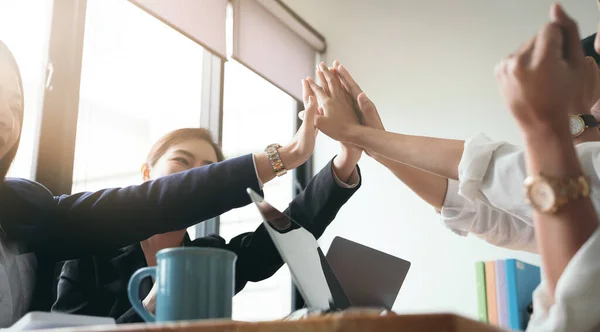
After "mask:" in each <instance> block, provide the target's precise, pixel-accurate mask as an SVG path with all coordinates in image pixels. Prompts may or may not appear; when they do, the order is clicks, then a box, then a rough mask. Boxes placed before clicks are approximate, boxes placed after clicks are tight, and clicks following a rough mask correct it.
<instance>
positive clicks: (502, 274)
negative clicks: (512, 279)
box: [496, 260, 509, 328]
mask: <svg viewBox="0 0 600 332" xmlns="http://www.w3.org/2000/svg"><path fill="white" fill-rule="evenodd" d="M506 299H507V296H506V261H505V260H498V261H496V303H497V304H498V326H500V327H504V328H508V327H509V324H508V309H507V307H506Z"/></svg>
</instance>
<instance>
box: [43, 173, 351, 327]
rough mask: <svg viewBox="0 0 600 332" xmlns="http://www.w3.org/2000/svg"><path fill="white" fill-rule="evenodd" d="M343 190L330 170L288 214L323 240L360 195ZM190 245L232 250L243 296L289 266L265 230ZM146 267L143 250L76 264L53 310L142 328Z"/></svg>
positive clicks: (65, 273) (67, 269)
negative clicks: (139, 303) (249, 286)
mask: <svg viewBox="0 0 600 332" xmlns="http://www.w3.org/2000/svg"><path fill="white" fill-rule="evenodd" d="M358 187H359V186H356V187H354V188H352V189H348V188H342V187H340V186H339V185H338V184H337V183H336V182H335V180H334V175H333V168H332V163H331V162H330V163H329V164H328V165H327V166H326V167H324V168H323V169H322V170H321V171H320V172H319V173H318V174H317V175H316V176H315V177H314V178H313V179H312V180H311V182H310V183H309V184H308V186H307V188H306V189H305V190H304V191H303V192H302V193H300V194H299V195H298V196H296V197H295V198H294V200H293V201H292V202H291V203H290V205H289V207H288V208H287V209H286V211H285V213H286V214H288V215H290V216H291V217H292V219H294V220H296V221H297V222H298V223H300V224H301V225H303V226H304V227H305V228H306V229H307V230H309V231H310V232H311V233H312V234H313V235H315V237H317V238H318V237H319V236H321V235H322V234H323V232H324V231H325V228H326V227H327V226H328V225H329V224H330V223H331V221H332V220H333V219H334V218H335V216H336V214H337V212H338V211H339V209H340V208H341V207H342V205H343V204H344V203H346V202H347V201H348V199H349V198H350V197H351V196H352V194H353V193H354V192H355V191H356V190H358ZM185 244H186V245H193V246H200V247H219V248H225V249H229V250H231V251H233V252H235V253H236V254H237V256H238V259H237V263H236V270H235V271H236V276H235V281H236V284H235V290H236V293H237V292H239V291H240V290H242V288H244V286H245V285H246V283H247V282H248V281H260V280H264V279H266V278H268V277H270V276H272V275H273V274H274V273H275V272H276V271H277V270H278V269H279V268H280V267H281V266H282V265H283V261H282V259H281V256H280V255H279V253H278V252H277V249H276V248H275V245H274V244H273V242H272V240H271V238H270V236H269V234H268V233H267V230H266V229H265V227H264V226H263V225H262V224H261V225H260V226H259V227H258V228H257V229H256V230H255V231H254V232H252V233H244V234H241V235H238V236H236V237H235V238H233V239H232V240H231V241H230V242H229V243H227V244H226V243H225V241H224V240H223V239H222V238H221V237H218V236H216V235H213V236H210V237H205V238H201V239H197V240H195V241H189V238H188V239H187V240H186V241H185ZM145 266H146V260H145V257H144V253H143V251H142V249H141V246H140V245H139V244H135V245H132V246H129V247H126V248H122V249H119V250H117V251H113V252H107V253H104V254H101V255H96V256H94V257H90V258H86V259H79V260H72V261H69V262H67V263H66V264H65V265H64V266H63V269H62V273H61V276H60V281H59V286H58V299H57V301H56V303H55V304H54V306H53V308H52V310H53V311H59V312H66V313H72V314H83V315H94V316H109V317H113V318H115V319H116V320H117V322H119V323H127V322H140V321H142V320H141V317H139V316H138V315H137V313H135V312H134V311H133V309H132V308H131V304H130V303H129V299H128V297H127V285H128V282H129V279H130V278H131V276H132V275H133V273H134V272H135V271H136V270H138V269H140V268H142V267H145ZM151 286H152V285H151V282H150V280H146V284H142V286H141V289H140V296H142V298H144V297H146V295H147V294H148V293H149V291H150V288H151Z"/></svg>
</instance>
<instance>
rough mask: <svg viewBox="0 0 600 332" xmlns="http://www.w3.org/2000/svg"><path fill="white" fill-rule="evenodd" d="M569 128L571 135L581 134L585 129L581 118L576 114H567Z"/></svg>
mask: <svg viewBox="0 0 600 332" xmlns="http://www.w3.org/2000/svg"><path fill="white" fill-rule="evenodd" d="M569 129H570V130H571V135H573V136H577V135H579V134H581V133H582V132H583V131H584V130H585V123H584V122H583V119H581V118H580V117H578V116H569Z"/></svg>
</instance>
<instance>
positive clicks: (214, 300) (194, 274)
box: [127, 247, 237, 322]
mask: <svg viewBox="0 0 600 332" xmlns="http://www.w3.org/2000/svg"><path fill="white" fill-rule="evenodd" d="M236 260H237V256H236V254H235V253H233V252H231V251H228V250H225V249H217V248H196V247H180V248H168V249H163V250H161V251H159V252H158V253H157V254H156V261H157V266H156V267H145V268H142V269H139V270H137V271H136V272H135V273H134V274H133V276H131V279H130V280H129V286H128V288H127V290H128V295H129V301H130V302H131V304H132V306H133V308H134V309H135V311H136V312H137V313H138V314H139V315H140V316H141V317H142V318H143V319H144V320H145V321H146V322H168V321H179V320H197V319H219V318H229V319H231V307H232V298H233V295H234V287H235V262H236ZM147 277H153V278H154V279H155V282H156V283H157V285H156V286H158V288H157V294H156V308H155V315H153V314H151V313H150V312H149V311H148V310H146V308H145V307H144V305H143V304H142V301H141V300H140V294H139V288H140V282H141V281H142V280H143V279H144V278H147Z"/></svg>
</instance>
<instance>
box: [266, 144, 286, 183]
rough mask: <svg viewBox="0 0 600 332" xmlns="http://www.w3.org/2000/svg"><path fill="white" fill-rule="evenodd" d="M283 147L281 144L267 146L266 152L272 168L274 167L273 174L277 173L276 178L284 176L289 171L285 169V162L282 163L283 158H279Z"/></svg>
mask: <svg viewBox="0 0 600 332" xmlns="http://www.w3.org/2000/svg"><path fill="white" fill-rule="evenodd" d="M280 147H281V145H279V144H271V145H269V146H267V148H266V149H265V152H266V153H267V156H268V157H269V162H270V163H271V167H273V172H275V175H276V176H282V175H284V174H285V173H287V169H285V165H283V161H281V157H280V156H279V152H278V151H277V149H279V148H280Z"/></svg>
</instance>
